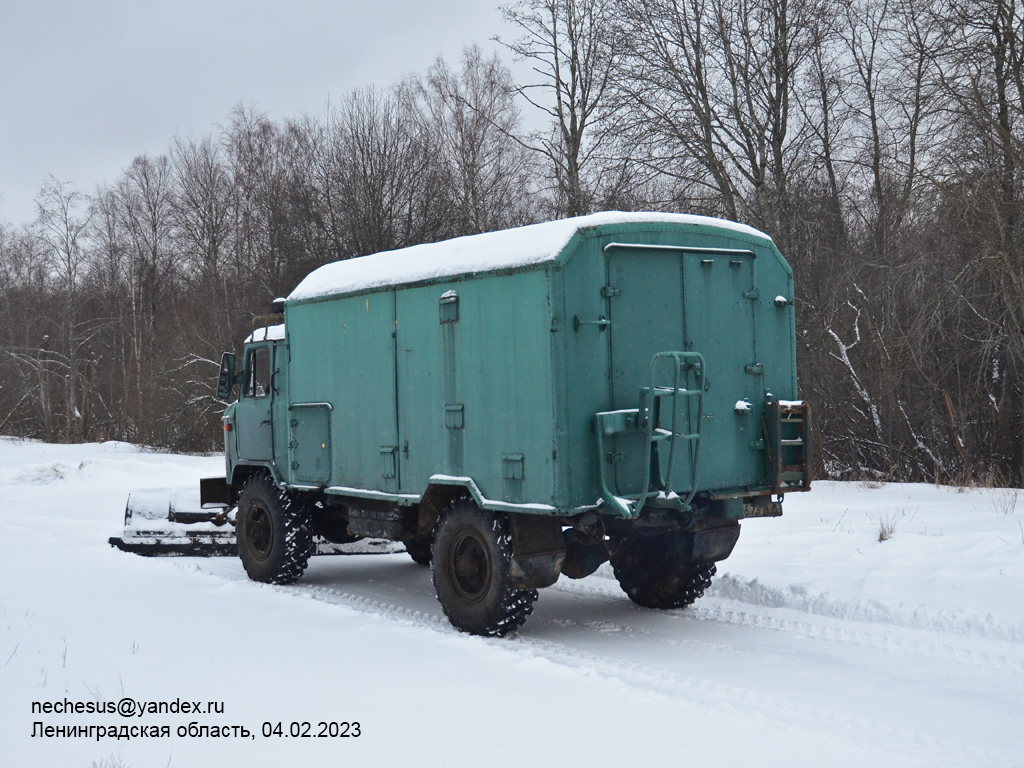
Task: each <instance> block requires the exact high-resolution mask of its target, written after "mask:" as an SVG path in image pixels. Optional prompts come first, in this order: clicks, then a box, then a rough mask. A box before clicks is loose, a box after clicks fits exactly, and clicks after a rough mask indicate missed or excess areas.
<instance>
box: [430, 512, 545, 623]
mask: <svg viewBox="0 0 1024 768" xmlns="http://www.w3.org/2000/svg"><path fill="white" fill-rule="evenodd" d="M511 560H512V535H511V534H510V533H509V527H508V519H507V518H506V517H505V516H504V515H500V514H494V513H491V512H485V511H483V510H482V509H480V508H479V507H477V506H476V505H475V504H473V503H472V502H471V501H469V500H468V499H459V500H457V501H455V502H454V503H453V504H452V506H451V507H449V508H448V510H447V511H446V512H445V513H444V514H443V515H442V516H441V521H440V523H439V524H438V526H437V531H436V532H435V533H434V546H433V560H432V562H431V570H432V573H433V578H434V590H435V591H436V592H437V599H438V601H439V602H440V603H441V608H443V609H444V613H445V615H446V616H447V617H448V620H449V621H450V622H451V623H452V625H454V626H455V627H456V628H458V629H461V630H462V631H463V632H471V633H472V634H474V635H488V636H491V637H502V636H504V635H507V634H508V633H509V632H512V631H513V630H516V629H518V628H519V627H521V626H522V625H523V622H525V621H526V619H527V617H528V616H529V615H530V614H531V613H533V601H534V600H536V599H537V590H535V589H514V588H513V587H512V586H511V583H512V579H511V576H510V575H509V566H510V563H511Z"/></svg>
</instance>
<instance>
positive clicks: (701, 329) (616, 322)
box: [605, 246, 763, 493]
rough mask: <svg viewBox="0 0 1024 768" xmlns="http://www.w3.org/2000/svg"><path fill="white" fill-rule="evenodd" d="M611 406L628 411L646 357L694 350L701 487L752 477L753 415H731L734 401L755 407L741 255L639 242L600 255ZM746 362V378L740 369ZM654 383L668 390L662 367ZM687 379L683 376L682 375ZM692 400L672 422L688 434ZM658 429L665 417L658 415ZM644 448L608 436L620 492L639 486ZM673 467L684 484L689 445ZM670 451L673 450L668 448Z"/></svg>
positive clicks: (755, 470)
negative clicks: (698, 363)
mask: <svg viewBox="0 0 1024 768" xmlns="http://www.w3.org/2000/svg"><path fill="white" fill-rule="evenodd" d="M608 277H609V283H608V285H607V286H606V288H605V293H606V294H607V295H608V296H609V302H608V303H609V319H610V320H611V325H610V339H609V343H610V344H611V361H612V363H611V389H612V401H613V407H614V408H616V409H620V408H636V407H637V405H638V402H639V395H640V387H645V386H650V385H651V383H652V382H651V358H653V357H654V355H655V354H657V353H658V352H668V351H681V352H699V353H700V354H701V355H703V356H704V359H705V362H706V370H705V392H704V419H703V420H702V421H703V423H702V424H700V427H699V429H700V434H701V438H700V441H701V442H700V463H699V465H698V485H699V487H700V488H708V487H715V488H724V487H731V486H733V485H742V484H744V483H745V482H753V481H754V479H755V478H756V477H759V476H760V458H761V457H760V455H759V454H757V453H756V452H755V451H753V450H751V447H750V442H751V441H752V440H753V439H754V438H755V437H756V435H755V434H754V432H755V429H754V426H755V422H756V423H757V424H758V425H759V421H758V415H759V413H760V411H759V410H752V411H751V412H750V414H748V415H747V416H745V417H743V418H740V417H737V415H736V413H735V411H734V408H735V404H736V402H737V401H738V400H744V399H749V400H750V402H751V404H752V408H757V409H759V408H760V402H761V401H760V399H758V398H761V397H763V393H762V392H761V389H760V379H759V377H758V376H757V375H756V370H757V369H756V366H754V363H755V362H756V360H755V338H754V325H753V318H754V312H753V300H752V298H751V297H756V294H754V293H752V289H753V288H754V260H753V254H752V253H747V252H743V251H716V250H714V249H709V250H707V251H698V250H697V249H692V248H685V249H684V248H672V247H652V248H650V249H646V248H643V247H640V246H633V247H629V248H613V249H611V250H609V252H608ZM748 366H751V368H750V371H751V372H750V373H748V372H747V367H748ZM659 370H660V371H661V375H660V376H659V377H658V380H657V381H656V382H654V383H655V384H656V385H659V386H665V385H669V384H671V378H670V371H671V366H670V365H669V364H668V362H667V361H665V363H664V367H663V368H661V369H659ZM691 383H692V379H691ZM696 404H697V403H696V400H695V399H694V398H685V399H684V398H681V399H680V400H679V401H678V406H679V418H680V421H679V425H680V426H681V428H682V429H683V430H696V429H697V427H698V425H697V421H696V416H697V413H696V411H697V409H696ZM662 421H663V423H664V422H665V421H667V419H666V418H663V420H662ZM643 447H644V446H643V443H642V441H641V440H639V438H638V437H637V436H634V435H621V436H618V437H617V438H616V447H615V452H614V454H613V456H612V460H613V461H614V462H615V473H616V479H617V481H618V486H619V492H620V493H636V492H638V491H639V490H640V488H639V486H640V485H641V482H642V475H643V463H642V462H643V458H644V457H643ZM679 448H682V449H683V453H682V455H681V456H677V459H676V461H675V471H674V472H673V478H672V486H673V487H674V488H677V489H684V488H688V487H689V486H690V484H691V482H692V481H691V478H690V476H689V461H688V446H687V445H685V444H683V443H680V444H679ZM677 450H678V448H677Z"/></svg>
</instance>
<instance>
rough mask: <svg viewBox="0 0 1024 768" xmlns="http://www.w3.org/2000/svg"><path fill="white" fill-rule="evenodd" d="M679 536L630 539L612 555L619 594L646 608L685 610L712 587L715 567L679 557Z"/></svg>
mask: <svg viewBox="0 0 1024 768" xmlns="http://www.w3.org/2000/svg"><path fill="white" fill-rule="evenodd" d="M680 539H681V534H678V533H675V534H661V535H659V536H652V537H650V538H646V537H639V536H633V537H630V538H629V539H627V540H625V541H623V542H621V543H620V545H619V547H618V549H617V550H616V551H615V552H614V553H613V554H612V557H611V561H612V569H613V570H614V571H615V578H616V579H617V580H618V582H619V586H620V587H622V591H623V592H625V593H626V594H627V595H629V599H630V600H632V601H633V602H634V603H636V604H637V605H642V606H644V607H645V608H661V609H666V608H685V607H686V606H687V605H690V604H692V603H693V602H694V601H696V600H697V599H698V598H699V597H701V596H702V595H703V594H704V590H706V589H707V588H708V587H710V586H711V577H712V576H714V575H715V571H716V568H715V564H714V563H710V562H704V561H695V560H689V559H686V558H683V557H680V556H679V555H678V552H679V550H680V549H681V541H680Z"/></svg>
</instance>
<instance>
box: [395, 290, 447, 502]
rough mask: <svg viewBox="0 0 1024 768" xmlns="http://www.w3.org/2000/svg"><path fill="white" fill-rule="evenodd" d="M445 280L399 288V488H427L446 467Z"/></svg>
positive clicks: (408, 489) (419, 491)
mask: <svg viewBox="0 0 1024 768" xmlns="http://www.w3.org/2000/svg"><path fill="white" fill-rule="evenodd" d="M447 290H448V289H447V288H446V287H444V286H426V287H423V288H407V289H405V290H402V291H398V292H397V295H396V301H397V313H398V314H397V319H398V324H397V326H396V331H397V333H398V336H397V360H396V362H397V368H398V413H399V414H400V418H399V420H398V424H399V435H398V437H399V443H400V447H401V450H400V453H399V462H400V465H401V471H400V473H399V474H400V476H401V486H400V487H401V490H402V492H404V493H416V494H419V493H423V491H424V490H425V489H426V487H427V485H428V484H429V482H430V476H431V475H432V474H435V473H440V472H446V471H447V469H448V466H449V464H448V462H447V452H448V441H449V435H450V432H451V430H448V429H446V428H445V401H444V373H443V369H442V358H443V352H442V339H441V323H440V317H439V316H440V309H439V306H440V299H441V296H443V295H444V294H445V293H446V292H447Z"/></svg>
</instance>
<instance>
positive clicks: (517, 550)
mask: <svg viewBox="0 0 1024 768" xmlns="http://www.w3.org/2000/svg"><path fill="white" fill-rule="evenodd" d="M508 519H509V524H510V525H511V528H512V561H511V563H510V564H509V575H510V576H511V577H512V585H513V587H515V588H516V589H541V588H542V587H550V586H551V585H552V584H554V583H555V582H556V581H558V576H559V574H561V572H562V562H563V561H564V560H565V538H564V537H563V536H562V526H561V523H559V521H558V520H557V519H555V518H553V517H541V516H539V515H523V514H517V513H512V514H510V515H509V516H508Z"/></svg>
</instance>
